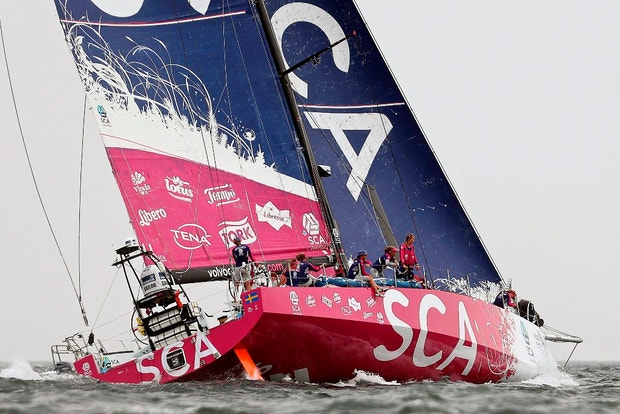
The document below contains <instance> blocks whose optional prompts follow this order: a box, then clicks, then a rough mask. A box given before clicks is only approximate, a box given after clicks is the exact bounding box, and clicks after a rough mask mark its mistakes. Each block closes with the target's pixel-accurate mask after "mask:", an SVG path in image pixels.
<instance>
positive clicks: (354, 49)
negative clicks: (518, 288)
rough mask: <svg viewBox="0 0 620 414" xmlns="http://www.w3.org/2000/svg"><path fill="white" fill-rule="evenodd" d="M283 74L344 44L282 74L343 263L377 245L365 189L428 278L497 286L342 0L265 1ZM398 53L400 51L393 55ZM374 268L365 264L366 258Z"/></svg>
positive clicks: (356, 17)
mask: <svg viewBox="0 0 620 414" xmlns="http://www.w3.org/2000/svg"><path fill="white" fill-rule="evenodd" d="M266 5H267V9H268V12H269V14H270V16H271V21H272V24H273V27H274V31H275V34H276V38H277V39H278V41H279V43H280V47H281V49H282V55H283V58H284V61H285V63H286V65H287V66H288V67H292V66H294V65H295V64H296V63H297V62H300V61H302V60H304V59H306V58H307V57H308V56H311V55H313V54H315V53H316V52H318V51H320V50H322V49H324V48H327V47H329V46H330V45H332V44H334V43H336V42H337V41H339V40H341V39H343V38H345V37H347V36H351V37H350V38H349V39H348V40H347V41H345V42H342V43H340V44H338V45H336V46H334V47H333V48H332V49H331V50H329V51H327V52H326V53H324V54H322V55H321V56H319V58H317V59H315V60H314V61H313V62H310V63H308V64H305V65H302V66H300V67H299V68H297V69H295V70H294V71H292V72H291V73H290V74H289V77H290V82H291V85H292V88H293V89H294V91H295V94H296V99H297V103H298V106H299V109H300V111H301V113H302V119H303V121H304V125H305V129H306V132H307V135H308V136H309V140H310V142H311V146H312V151H313V152H314V156H315V157H316V160H317V163H318V164H325V165H328V166H330V167H331V171H332V175H331V177H329V178H324V179H323V183H324V186H325V187H326V192H327V195H328V199H329V203H330V205H331V208H332V210H333V213H334V216H335V218H336V220H337V222H338V225H339V228H340V233H341V237H342V241H343V245H344V248H345V250H346V251H347V253H348V254H349V255H350V256H354V255H355V252H356V251H357V250H360V249H365V250H368V251H369V252H370V255H374V256H376V257H379V256H380V255H381V254H382V252H383V249H384V247H385V246H386V243H387V242H389V239H388V241H387V242H386V237H385V235H384V234H382V232H381V229H380V225H379V219H378V218H377V215H376V214H375V209H374V208H373V205H372V203H371V199H370V198H369V192H368V188H367V186H371V187H372V188H374V190H376V192H377V194H378V197H379V199H380V200H381V202H382V206H383V209H384V210H385V212H386V214H387V218H388V220H389V223H390V225H391V228H392V229H393V231H394V233H395V236H396V238H397V239H398V240H403V239H404V236H405V235H406V234H407V233H409V232H412V233H414V234H415V235H416V236H417V238H416V243H415V246H416V253H417V256H418V261H419V262H420V264H424V267H425V271H426V273H427V275H428V276H430V277H431V278H433V279H446V278H448V277H449V278H451V279H464V280H468V281H469V283H470V284H471V285H479V284H480V283H481V282H483V281H489V282H493V283H497V282H499V281H500V280H501V277H500V276H499V274H498V272H497V270H496V268H495V266H494V264H493V263H492V261H491V259H490V257H489V255H488V253H487V252H486V250H485V248H484V246H483V245H482V243H481V241H480V239H479V237H478V235H477V233H476V231H475V229H474V228H473V226H472V224H471V222H470V220H469V219H468V217H467V215H466V213H465V212H464V209H463V207H462V205H461V203H460V202H459V200H458V198H457V196H456V194H455V192H454V190H453V188H452V187H451V184H450V182H449V181H448V179H447V177H446V175H445V174H444V172H443V170H442V168H441V166H440V164H439V162H438V161H437V159H436V157H435V155H434V153H433V151H432V149H431V147H430V145H429V142H428V141H427V139H426V137H425V136H424V134H423V132H422V130H421V128H420V126H419V125H418V122H417V121H416V118H415V116H414V114H413V112H412V110H411V108H410V107H409V106H408V104H407V102H406V100H405V98H404V97H403V95H402V93H401V91H400V90H399V88H398V86H397V84H396V82H395V80H394V78H393V76H392V74H391V72H390V70H389V68H388V67H387V65H386V63H385V61H384V59H383V57H382V55H381V53H380V51H379V50H378V48H377V46H376V44H375V42H374V40H373V38H372V36H371V34H370V33H369V30H368V28H367V27H366V24H365V22H364V21H363V19H362V17H361V16H360V13H359V12H358V10H357V8H356V6H355V4H354V3H353V2H352V1H350V0H307V1H304V2H295V1H285V0H267V1H266ZM403 53H406V51H403ZM373 259H374V258H373Z"/></svg>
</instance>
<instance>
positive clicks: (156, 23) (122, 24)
mask: <svg viewBox="0 0 620 414" xmlns="http://www.w3.org/2000/svg"><path fill="white" fill-rule="evenodd" d="M240 14H245V11H243V10H242V11H237V12H231V13H223V14H217V15H212V16H202V17H192V18H191V19H183V20H165V21H162V22H152V23H140V22H134V23H102V22H89V21H85V20H68V19H60V21H61V22H62V23H70V24H84V25H87V26H105V27H155V26H169V25H171V24H179V23H180V24H183V23H193V22H198V21H201V20H211V19H220V18H223V17H230V16H238V15H240Z"/></svg>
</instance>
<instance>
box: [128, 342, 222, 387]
mask: <svg viewBox="0 0 620 414" xmlns="http://www.w3.org/2000/svg"><path fill="white" fill-rule="evenodd" d="M195 339H196V341H195V342H194V347H193V348H191V347H186V348H185V349H184V351H185V352H186V355H185V361H186V363H185V365H183V366H181V367H179V368H176V369H171V368H170V367H169V366H168V363H167V361H166V358H167V357H168V354H169V353H170V352H171V351H174V350H176V349H181V348H183V342H181V341H179V342H176V343H174V344H172V345H168V346H167V347H165V348H164V349H163V350H162V353H161V357H160V360H159V361H155V359H154V356H153V353H150V354H148V355H146V356H144V357H142V358H139V359H138V360H137V361H136V368H137V370H138V372H140V373H141V374H151V375H152V376H153V378H152V379H148V380H145V381H144V382H151V381H154V382H159V381H160V380H161V376H162V371H161V369H163V370H164V371H165V372H166V374H168V375H170V376H172V377H180V376H182V375H185V374H186V373H187V372H188V371H189V370H190V368H191V369H192V371H195V370H197V369H198V368H200V367H201V366H202V365H201V363H200V361H201V360H202V359H203V358H206V357H208V356H209V355H213V357H214V358H216V359H217V358H219V357H220V353H219V352H218V351H217V349H216V348H215V346H214V345H213V344H212V343H211V341H209V340H208V339H207V336H206V335H205V333H204V332H199V333H197V334H196V337H195ZM185 342H188V340H185ZM203 345H204V348H205V349H202V348H203ZM192 364H193V367H192Z"/></svg>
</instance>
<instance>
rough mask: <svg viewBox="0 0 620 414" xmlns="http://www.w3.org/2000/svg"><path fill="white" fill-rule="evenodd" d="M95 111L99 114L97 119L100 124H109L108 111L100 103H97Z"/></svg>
mask: <svg viewBox="0 0 620 414" xmlns="http://www.w3.org/2000/svg"><path fill="white" fill-rule="evenodd" d="M97 113H98V114H99V120H100V121H101V124H102V125H105V126H110V120H109V119H108V113H107V112H106V110H105V108H104V107H103V106H101V105H97Z"/></svg>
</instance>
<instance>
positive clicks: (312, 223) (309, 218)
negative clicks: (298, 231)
mask: <svg viewBox="0 0 620 414" xmlns="http://www.w3.org/2000/svg"><path fill="white" fill-rule="evenodd" d="M301 220H302V225H303V227H304V230H305V231H306V233H307V234H310V235H312V236H314V235H317V234H319V221H318V220H317V219H316V216H315V215H314V214H312V213H306V214H304V215H303V216H302V218H301Z"/></svg>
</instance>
